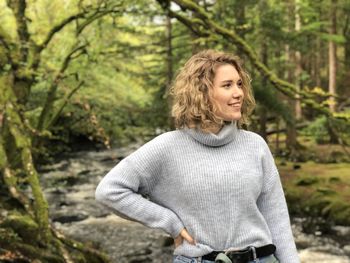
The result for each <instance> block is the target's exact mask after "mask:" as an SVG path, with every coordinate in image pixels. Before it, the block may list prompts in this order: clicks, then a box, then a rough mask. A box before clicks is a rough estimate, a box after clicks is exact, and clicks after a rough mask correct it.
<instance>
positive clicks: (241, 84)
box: [237, 80, 243, 88]
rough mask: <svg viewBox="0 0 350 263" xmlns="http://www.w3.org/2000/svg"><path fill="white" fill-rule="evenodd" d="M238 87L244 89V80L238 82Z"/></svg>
mask: <svg viewBox="0 0 350 263" xmlns="http://www.w3.org/2000/svg"><path fill="white" fill-rule="evenodd" d="M237 86H238V87H240V88H242V87H243V81H242V80H239V81H238V82H237Z"/></svg>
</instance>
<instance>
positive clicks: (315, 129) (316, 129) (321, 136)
mask: <svg viewBox="0 0 350 263" xmlns="http://www.w3.org/2000/svg"><path fill="white" fill-rule="evenodd" d="M301 134H302V135H305V136H310V137H312V138H313V139H314V140H315V142H316V143H319V144H322V143H326V142H328V141H329V135H328V130H327V118H326V117H325V116H321V117H318V118H317V119H315V120H314V121H313V122H311V123H310V125H309V126H307V127H306V128H304V129H303V130H302V131H301Z"/></svg>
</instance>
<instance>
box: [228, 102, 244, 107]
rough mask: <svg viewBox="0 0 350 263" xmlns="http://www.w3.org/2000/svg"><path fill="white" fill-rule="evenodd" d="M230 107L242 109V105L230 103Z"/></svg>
mask: <svg viewBox="0 0 350 263" xmlns="http://www.w3.org/2000/svg"><path fill="white" fill-rule="evenodd" d="M228 105H229V106H231V107H236V108H238V107H241V103H239V102H238V103H229V104H228Z"/></svg>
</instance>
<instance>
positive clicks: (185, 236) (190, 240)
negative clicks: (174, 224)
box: [181, 229, 196, 245]
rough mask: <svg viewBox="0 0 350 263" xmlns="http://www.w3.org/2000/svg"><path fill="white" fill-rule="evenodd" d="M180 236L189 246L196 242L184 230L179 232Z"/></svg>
mask: <svg viewBox="0 0 350 263" xmlns="http://www.w3.org/2000/svg"><path fill="white" fill-rule="evenodd" d="M181 236H182V237H183V238H184V239H185V240H186V241H187V242H188V243H190V244H193V245H194V244H196V241H195V240H194V239H193V237H192V236H191V235H190V234H189V233H188V232H187V230H186V229H184V230H182V231H181Z"/></svg>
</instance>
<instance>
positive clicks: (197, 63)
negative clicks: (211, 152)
mask: <svg viewBox="0 0 350 263" xmlns="http://www.w3.org/2000/svg"><path fill="white" fill-rule="evenodd" d="M225 64H230V65H232V66H234V67H235V68H236V70H237V72H238V74H239V75H240V77H241V78H242V82H243V85H242V89H243V93H244V99H243V104H242V109H241V111H242V117H241V118H240V119H239V120H238V127H239V128H241V127H242V124H249V119H248V116H249V115H250V114H251V113H252V112H253V110H254V108H255V105H256V104H255V99H254V96H253V92H252V88H251V86H250V78H249V75H248V74H247V73H246V72H245V71H244V70H243V68H242V64H241V62H240V59H239V58H238V57H236V56H234V55H232V54H228V53H224V52H219V51H215V50H204V51H201V52H199V53H197V54H195V55H193V56H192V57H191V58H190V59H189V60H188V61H187V62H186V63H185V65H184V66H183V67H182V68H181V69H180V72H179V74H178V75H177V77H176V79H175V82H174V84H173V86H172V87H171V88H170V95H172V98H173V106H172V116H173V117H174V121H175V127H176V128H185V127H188V128H199V129H201V130H203V131H205V132H208V131H209V128H210V127H213V126H214V127H215V126H217V127H221V126H222V125H223V124H224V122H225V121H224V120H223V119H222V118H220V117H218V116H216V115H215V114H214V112H216V108H215V105H214V104H213V103H212V99H211V98H212V95H211V94H212V90H213V81H214V77H215V73H216V70H217V68H218V67H219V66H221V65H225Z"/></svg>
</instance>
